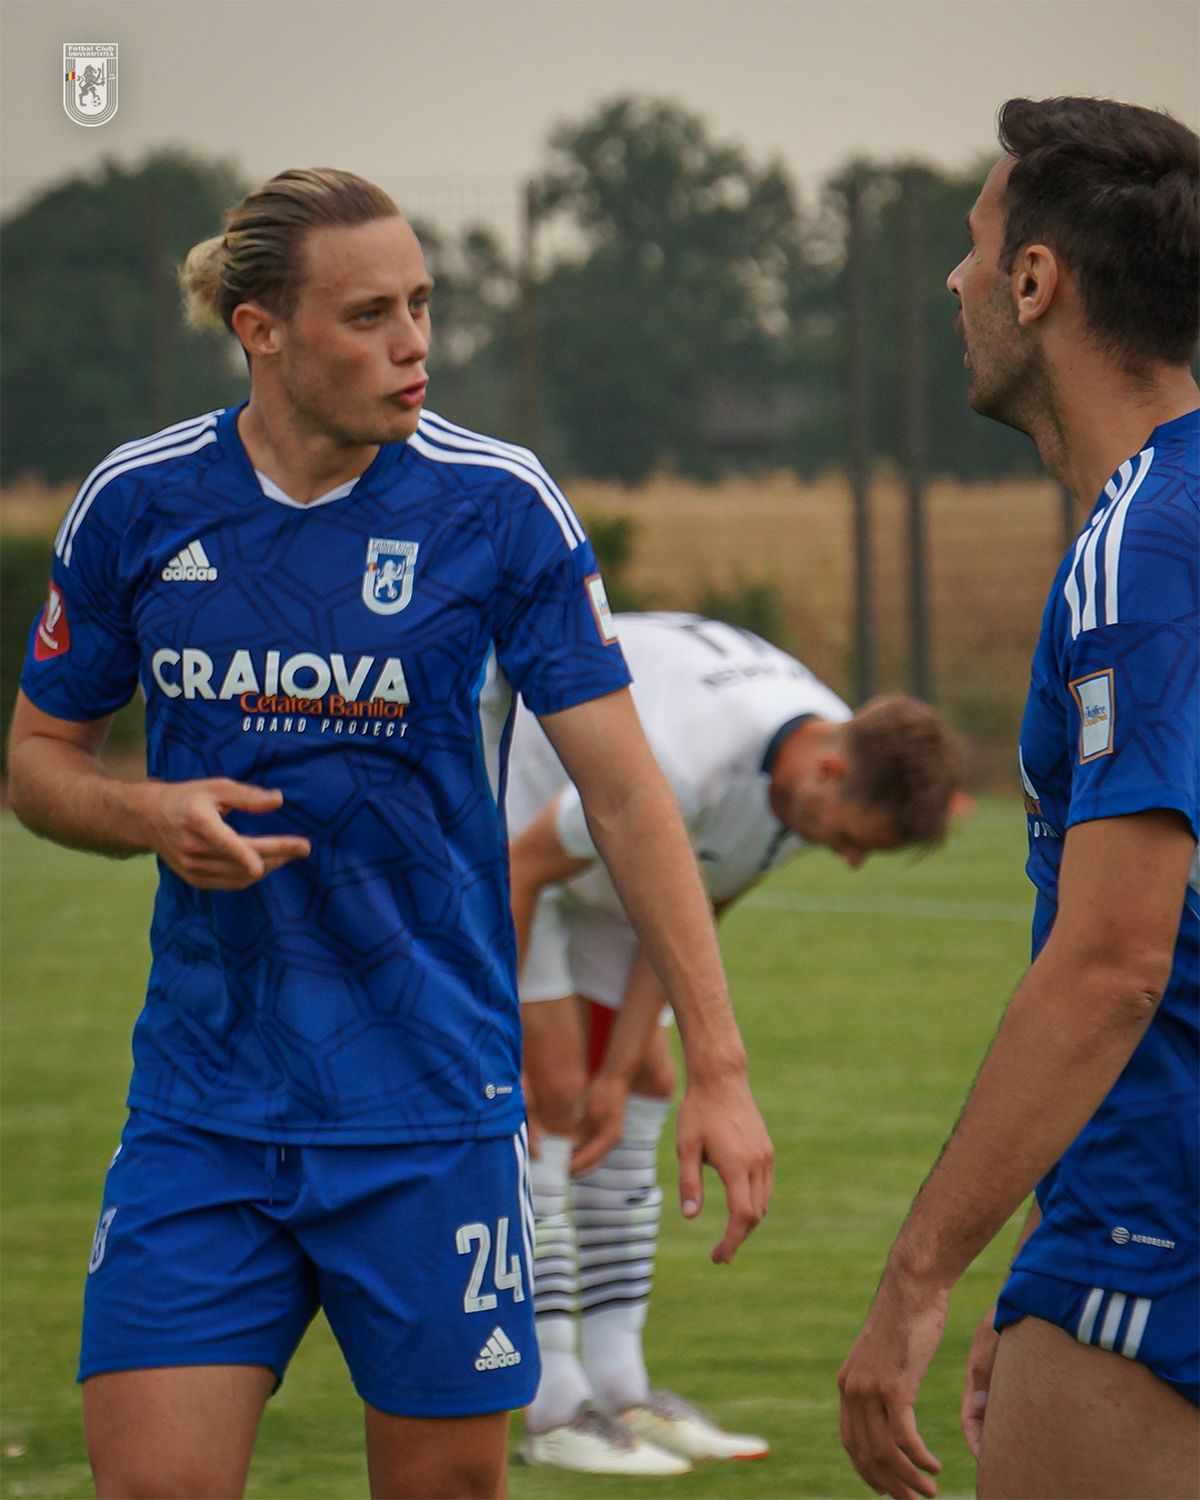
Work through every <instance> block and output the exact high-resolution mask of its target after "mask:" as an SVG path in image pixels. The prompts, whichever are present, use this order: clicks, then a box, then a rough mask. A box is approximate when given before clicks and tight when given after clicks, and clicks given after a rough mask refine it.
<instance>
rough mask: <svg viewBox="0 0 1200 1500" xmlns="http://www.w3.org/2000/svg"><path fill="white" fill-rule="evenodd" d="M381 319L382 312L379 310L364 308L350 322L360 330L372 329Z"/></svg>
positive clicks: (376, 308)
mask: <svg viewBox="0 0 1200 1500" xmlns="http://www.w3.org/2000/svg"><path fill="white" fill-rule="evenodd" d="M382 317H383V312H382V310H381V309H380V308H378V307H365V308H363V310H362V312H356V313H355V314H354V316H353V317H352V318H351V319H350V321H351V322H352V323H356V324H358V326H359V327H360V328H372V327H374V325H375V324H376V323H378V322H379V320H380V318H382Z"/></svg>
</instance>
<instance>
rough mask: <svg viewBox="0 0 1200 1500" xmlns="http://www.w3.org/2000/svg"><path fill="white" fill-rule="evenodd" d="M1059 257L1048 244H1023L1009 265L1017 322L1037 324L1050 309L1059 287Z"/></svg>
mask: <svg viewBox="0 0 1200 1500" xmlns="http://www.w3.org/2000/svg"><path fill="white" fill-rule="evenodd" d="M1058 276H1059V264H1058V257H1057V256H1056V255H1055V253H1054V251H1053V250H1051V249H1050V248H1049V246H1047V245H1026V246H1025V248H1024V249H1023V250H1022V251H1021V252H1020V254H1019V255H1018V256H1017V257H1016V260H1015V261H1014V262H1013V268H1012V288H1013V298H1014V301H1015V303H1016V311H1017V322H1018V323H1020V324H1022V325H1023V326H1028V325H1029V324H1030V323H1036V322H1037V320H1038V319H1039V318H1042V317H1044V316H1045V315H1046V313H1047V312H1049V310H1050V305H1051V303H1052V302H1053V301H1054V294H1055V292H1056V291H1057V290H1058Z"/></svg>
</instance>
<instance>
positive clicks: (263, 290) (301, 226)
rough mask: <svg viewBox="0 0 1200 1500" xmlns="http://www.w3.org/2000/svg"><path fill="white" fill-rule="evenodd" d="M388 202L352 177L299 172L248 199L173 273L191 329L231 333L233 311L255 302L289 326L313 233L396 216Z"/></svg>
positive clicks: (327, 170)
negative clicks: (304, 251) (307, 244)
mask: <svg viewBox="0 0 1200 1500" xmlns="http://www.w3.org/2000/svg"><path fill="white" fill-rule="evenodd" d="M399 213H400V210H399V209H398V208H397V207H396V205H395V203H394V202H393V201H392V199H391V198H390V197H389V196H388V195H387V193H385V192H384V191H383V189H382V188H380V187H376V186H375V184H374V183H373V182H368V181H367V180H366V178H365V177H358V176H356V175H355V174H354V173H353V172H340V171H337V170H335V169H334V168H332V167H297V168H294V169H292V170H291V171H288V172H280V173H279V175H278V176H277V177H272V178H271V180H270V181H269V182H265V183H264V184H263V185H262V187H260V188H255V190H254V191H253V192H252V193H247V194H246V196H245V197H244V198H243V199H242V201H241V202H240V203H237V204H235V205H234V207H233V208H231V209H229V210H228V212H227V213H226V215H225V233H224V234H218V235H214V236H213V237H212V239H208V240H201V242H200V243H199V244H198V245H193V247H192V248H191V250H189V251H188V254H187V258H186V260H185V261H184V262H183V264H182V265H181V266H180V267H179V284H180V288H181V290H182V292H183V301H184V312H185V315H186V317H187V321H188V322H189V323H190V324H191V325H192V327H193V328H222V327H224V328H228V329H230V330H232V328H233V324H232V322H231V318H232V314H233V310H234V308H235V307H237V306H238V304H239V303H242V302H260V303H261V304H262V305H263V306H264V307H265V308H267V309H268V311H270V312H273V313H276V314H278V315H279V316H280V317H283V318H287V317H290V316H291V314H292V313H293V312H294V311H295V308H296V303H297V300H298V299H299V295H300V287H301V283H302V281H303V273H304V267H303V259H302V255H301V249H302V245H303V241H304V237H305V235H306V234H308V232H309V231H310V230H312V229H320V228H325V227H329V226H334V225H348V224H367V223H370V222H371V221H372V220H373V219H388V218H391V217H393V216H394V215H395V216H398V215H399Z"/></svg>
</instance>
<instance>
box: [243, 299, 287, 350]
mask: <svg viewBox="0 0 1200 1500" xmlns="http://www.w3.org/2000/svg"><path fill="white" fill-rule="evenodd" d="M230 322H231V323H232V324H233V331H234V333H236V334H237V336H238V338H239V339H240V340H241V344H242V348H243V349H244V350H245V351H246V353H247V354H249V355H253V356H255V357H257V358H259V359H270V358H271V357H272V356H273V355H276V354H278V353H279V351H280V349H282V348H283V319H282V318H279V317H277V316H276V315H275V314H274V313H273V312H269V311H268V310H267V309H266V308H265V307H264V306H263V305H262V303H261V302H239V303H238V305H237V306H236V307H235V308H234V310H233V313H232V314H231V316H230Z"/></svg>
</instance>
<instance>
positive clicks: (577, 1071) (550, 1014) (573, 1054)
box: [521, 994, 587, 1135]
mask: <svg viewBox="0 0 1200 1500" xmlns="http://www.w3.org/2000/svg"><path fill="white" fill-rule="evenodd" d="M521 1030H522V1035H523V1040H524V1047H525V1057H524V1063H525V1076H526V1079H527V1081H528V1085H529V1092H530V1094H531V1096H532V1101H531V1102H532V1109H533V1113H534V1114H535V1115H536V1116H537V1119H538V1122H539V1123H540V1124H541V1125H542V1126H543V1127H544V1128H545V1129H547V1130H551V1131H554V1132H555V1133H556V1134H560V1135H561V1134H566V1133H568V1132H569V1131H570V1130H571V1129H572V1128H573V1126H574V1124H575V1122H576V1120H577V1119H578V1117H579V1111H580V1109H581V1108H582V1105H583V1099H584V1095H585V1094H586V1092H587V1071H586V1067H585V1061H584V1058H585V1050H584V1029H583V1022H582V1020H581V1018H580V1014H579V1006H578V1004H577V1002H576V1000H575V996H574V995H573V994H565V995H562V996H560V997H559V998H557V999H553V1000H527V1001H524V1002H523V1003H522V1005H521Z"/></svg>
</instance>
